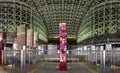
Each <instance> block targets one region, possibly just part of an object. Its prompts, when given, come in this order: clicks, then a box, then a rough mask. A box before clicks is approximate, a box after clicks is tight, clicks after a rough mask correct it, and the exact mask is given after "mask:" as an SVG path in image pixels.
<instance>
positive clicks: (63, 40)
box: [59, 23, 67, 71]
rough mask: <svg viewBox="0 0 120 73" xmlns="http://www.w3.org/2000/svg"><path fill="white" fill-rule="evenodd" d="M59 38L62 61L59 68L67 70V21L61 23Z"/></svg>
mask: <svg viewBox="0 0 120 73" xmlns="http://www.w3.org/2000/svg"><path fill="white" fill-rule="evenodd" d="M59 40H60V63H59V70H60V71H66V70H67V60H66V56H67V53H66V51H67V26H66V23H60V24H59Z"/></svg>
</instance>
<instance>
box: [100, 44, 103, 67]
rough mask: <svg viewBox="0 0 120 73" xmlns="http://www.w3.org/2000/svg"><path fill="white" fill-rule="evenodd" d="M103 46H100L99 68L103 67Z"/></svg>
mask: <svg viewBox="0 0 120 73" xmlns="http://www.w3.org/2000/svg"><path fill="white" fill-rule="evenodd" d="M102 51H103V46H100V65H101V68H102V67H103V56H102V55H103V53H102Z"/></svg>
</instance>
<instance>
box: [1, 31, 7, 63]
mask: <svg viewBox="0 0 120 73" xmlns="http://www.w3.org/2000/svg"><path fill="white" fill-rule="evenodd" d="M5 41H6V32H2V33H1V34H0V65H2V50H4V45H5Z"/></svg>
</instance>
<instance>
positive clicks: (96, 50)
mask: <svg viewBox="0 0 120 73" xmlns="http://www.w3.org/2000/svg"><path fill="white" fill-rule="evenodd" d="M98 49H99V48H98V47H96V48H95V54H96V65H98Z"/></svg>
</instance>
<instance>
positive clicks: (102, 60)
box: [100, 46, 106, 69]
mask: <svg viewBox="0 0 120 73" xmlns="http://www.w3.org/2000/svg"><path fill="white" fill-rule="evenodd" d="M100 50H101V51H100V56H101V60H100V61H101V68H102V69H105V64H106V63H105V61H106V59H105V58H106V57H105V47H104V46H100Z"/></svg>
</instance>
